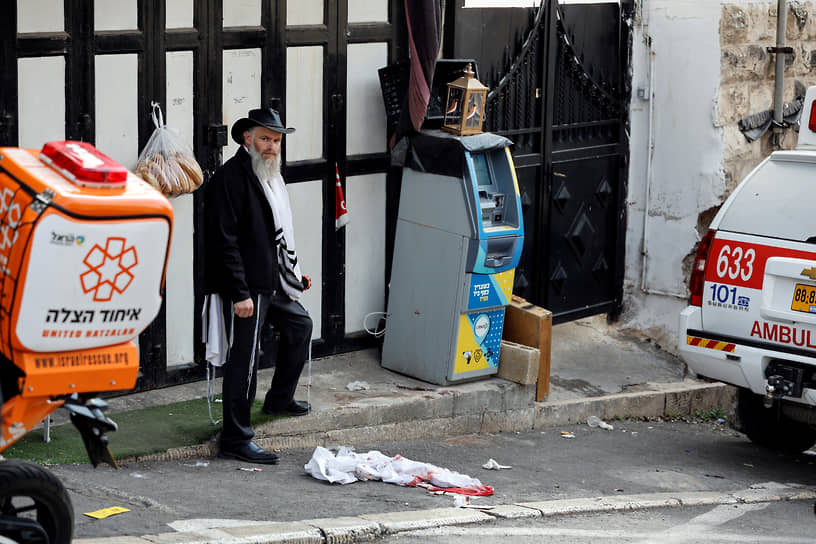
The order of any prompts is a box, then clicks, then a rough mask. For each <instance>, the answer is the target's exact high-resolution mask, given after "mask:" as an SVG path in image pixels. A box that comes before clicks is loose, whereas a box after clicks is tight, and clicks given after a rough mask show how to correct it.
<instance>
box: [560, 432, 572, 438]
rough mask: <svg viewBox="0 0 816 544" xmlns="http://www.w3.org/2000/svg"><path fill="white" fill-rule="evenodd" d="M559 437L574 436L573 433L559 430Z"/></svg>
mask: <svg viewBox="0 0 816 544" xmlns="http://www.w3.org/2000/svg"><path fill="white" fill-rule="evenodd" d="M561 438H575V435H574V434H572V433H571V432H569V431H561Z"/></svg>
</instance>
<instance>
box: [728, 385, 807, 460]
mask: <svg viewBox="0 0 816 544" xmlns="http://www.w3.org/2000/svg"><path fill="white" fill-rule="evenodd" d="M737 417H738V418H739V421H740V424H741V427H742V429H741V430H742V432H744V433H745V435H746V436H747V437H748V438H749V439H750V440H751V442H753V443H754V444H757V445H760V446H764V447H766V448H770V449H773V450H777V451H782V452H785V453H801V452H803V451H806V450H809V449H810V448H811V446H813V444H816V430H814V429H813V428H812V427H811V426H810V425H807V424H805V423H800V422H798V421H794V420H792V419H790V418H788V417H786V416H784V415H783V414H782V413H780V410H779V406H772V407H770V408H766V407H765V405H764V399H763V397H762V396H761V395H757V394H754V393H752V392H751V391H750V390H748V389H740V390H739V395H738V397H737Z"/></svg>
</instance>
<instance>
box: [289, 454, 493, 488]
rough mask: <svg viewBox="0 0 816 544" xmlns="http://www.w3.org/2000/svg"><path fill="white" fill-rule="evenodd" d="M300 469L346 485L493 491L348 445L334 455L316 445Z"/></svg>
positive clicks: (421, 465)
mask: <svg viewBox="0 0 816 544" xmlns="http://www.w3.org/2000/svg"><path fill="white" fill-rule="evenodd" d="M303 468H304V469H305V470H306V472H307V473H309V474H310V475H311V476H313V477H314V478H317V479H318V480H325V481H327V482H331V483H339V484H350V483H352V482H356V481H358V480H363V481H365V480H381V481H383V482H385V483H389V484H396V485H402V486H407V487H423V488H425V489H428V490H429V491H447V492H449V493H460V494H463V495H492V494H493V488H492V487H491V486H488V485H483V484H482V482H480V481H479V480H478V479H476V478H471V477H470V476H467V475H465V474H460V473H458V472H454V471H451V470H448V469H446V468H440V467H437V466H434V465H431V464H429V463H422V462H418V461H412V460H411V459H407V458H405V457H403V456H401V455H395V456H394V457H389V456H387V455H384V454H383V453H381V452H379V451H377V450H371V451H369V452H367V453H356V452H355V451H354V449H353V448H351V447H350V446H340V448H338V450H337V454H336V455H335V454H333V453H332V452H331V451H329V450H328V449H326V448H324V447H322V446H318V447H316V448H315V450H314V452H313V453H312V458H311V459H310V460H309V462H308V463H306V464H305V465H304V466H303Z"/></svg>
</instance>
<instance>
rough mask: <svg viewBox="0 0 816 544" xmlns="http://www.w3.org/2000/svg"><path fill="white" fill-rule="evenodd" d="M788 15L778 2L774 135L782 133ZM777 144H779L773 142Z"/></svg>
mask: <svg viewBox="0 0 816 544" xmlns="http://www.w3.org/2000/svg"><path fill="white" fill-rule="evenodd" d="M787 21H788V13H787V5H786V3H785V0H778V4H777V8H776V77H775V79H776V81H775V82H774V134H776V135H777V138H778V136H779V133H781V132H782V105H783V102H782V93H783V91H784V90H785V89H784V88H785V80H784V78H785V53H784V52H783V51H784V48H785V29H786V27H787ZM775 143H779V142H775Z"/></svg>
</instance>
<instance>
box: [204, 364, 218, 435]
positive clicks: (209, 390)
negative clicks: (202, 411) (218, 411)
mask: <svg viewBox="0 0 816 544" xmlns="http://www.w3.org/2000/svg"><path fill="white" fill-rule="evenodd" d="M211 370H212V373H213V376H212V379H210V371H211ZM214 381H215V367H214V366H213V365H212V364H210V362H209V361H208V362H207V411H208V412H209V413H210V422H211V423H212V424H213V425H218V424H219V423H220V422H221V420H220V419H219V420H216V419H214V418H213V412H212V402H213V382H214Z"/></svg>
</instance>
